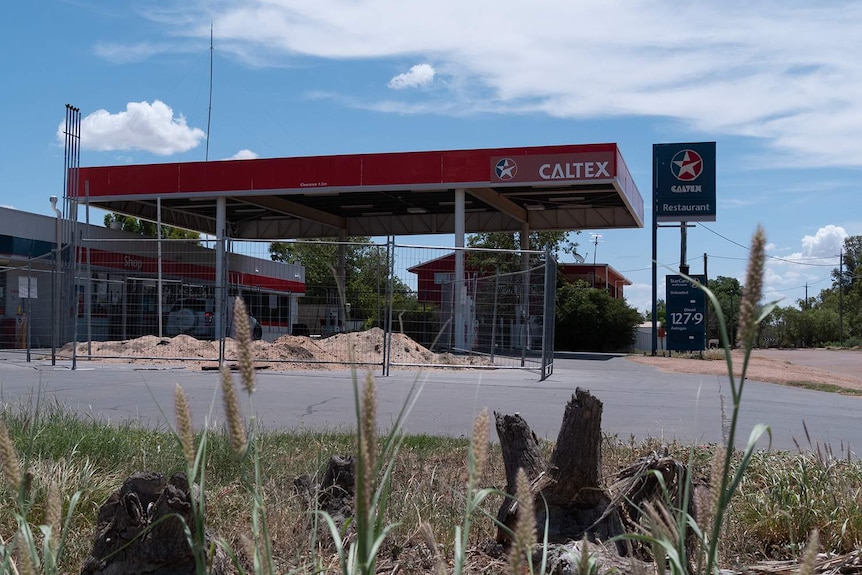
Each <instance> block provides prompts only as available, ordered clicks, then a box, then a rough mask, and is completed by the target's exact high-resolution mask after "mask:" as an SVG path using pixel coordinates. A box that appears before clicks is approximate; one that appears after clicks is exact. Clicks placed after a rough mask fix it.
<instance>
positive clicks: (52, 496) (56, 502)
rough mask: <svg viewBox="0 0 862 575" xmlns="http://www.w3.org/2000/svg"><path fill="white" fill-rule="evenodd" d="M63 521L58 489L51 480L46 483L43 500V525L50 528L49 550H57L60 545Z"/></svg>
mask: <svg viewBox="0 0 862 575" xmlns="http://www.w3.org/2000/svg"><path fill="white" fill-rule="evenodd" d="M62 521H63V500H62V498H61V496H60V489H59V488H58V487H57V484H56V483H55V482H53V481H50V482H49V483H48V496H47V498H46V501H45V525H47V526H48V527H50V528H51V541H50V545H51V550H52V551H53V552H55V553H56V552H57V547H59V545H60V535H61V533H60V530H61V529H62Z"/></svg>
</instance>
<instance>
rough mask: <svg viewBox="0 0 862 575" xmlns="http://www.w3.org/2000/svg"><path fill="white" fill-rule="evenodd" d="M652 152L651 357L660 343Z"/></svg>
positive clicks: (654, 153)
mask: <svg viewBox="0 0 862 575" xmlns="http://www.w3.org/2000/svg"><path fill="white" fill-rule="evenodd" d="M652 150H653V152H652V157H653V167H652V178H653V187H652V189H653V192H652V330H651V332H652V337H651V338H650V340H651V343H650V355H653V356H655V355H656V345H657V343H658V341H657V339H658V329H657V327H658V326H657V323H656V322H657V321H658V318H657V317H656V315H657V314H658V300H657V298H658V244H657V242H658V222H657V221H656V206H657V205H658V197H657V195H656V192H655V190H656V187H657V184H658V181H657V179H656V178H657V177H658V166H657V165H656V144H653V146H652Z"/></svg>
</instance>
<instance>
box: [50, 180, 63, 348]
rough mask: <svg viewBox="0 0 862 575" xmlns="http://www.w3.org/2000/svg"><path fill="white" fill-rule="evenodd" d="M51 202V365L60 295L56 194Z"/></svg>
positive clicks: (56, 343) (56, 331)
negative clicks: (53, 222) (53, 223)
mask: <svg viewBox="0 0 862 575" xmlns="http://www.w3.org/2000/svg"><path fill="white" fill-rule="evenodd" d="M49 200H50V202H51V209H53V210H54V219H55V225H54V239H55V244H56V245H55V248H54V269H53V270H52V278H51V280H52V282H51V284H52V285H51V292H52V293H51V323H52V329H51V332H52V333H51V365H57V347H58V342H59V339H60V312H59V310H58V309H57V308H58V307H59V306H58V305H57V304H58V303H59V302H58V301H57V300H58V298H59V297H60V289H59V285H58V284H59V283H60V241H61V238H60V216H61V215H62V214H61V213H60V210H58V209H57V196H51V197H50V198H49Z"/></svg>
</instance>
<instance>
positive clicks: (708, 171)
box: [653, 142, 715, 222]
mask: <svg viewBox="0 0 862 575" xmlns="http://www.w3.org/2000/svg"><path fill="white" fill-rule="evenodd" d="M653 201H654V202H655V212H654V213H655V219H656V221H657V222H714V221H715V142H697V143H689V144H653Z"/></svg>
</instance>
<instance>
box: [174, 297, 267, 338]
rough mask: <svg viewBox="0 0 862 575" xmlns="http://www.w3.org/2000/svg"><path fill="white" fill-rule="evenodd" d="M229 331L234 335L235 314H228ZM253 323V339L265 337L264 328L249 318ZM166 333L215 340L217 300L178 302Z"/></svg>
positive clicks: (193, 299) (187, 299) (199, 298)
mask: <svg viewBox="0 0 862 575" xmlns="http://www.w3.org/2000/svg"><path fill="white" fill-rule="evenodd" d="M227 316H228V317H227V330H226V332H227V333H229V334H233V314H232V313H229V314H227ZM248 319H249V321H250V322H251V337H252V339H261V338H262V337H263V328H262V327H261V326H260V322H258V321H257V319H255V318H254V317H253V316H251V315H250V316H248ZM165 333H166V334H167V335H168V336H170V337H173V336H175V335H179V334H181V333H184V334H186V335H191V336H194V337H199V338H204V339H215V300H214V299H209V298H202V297H188V298H183V299H181V300H177V302H176V303H174V305H173V306H171V311H169V312H168V319H167V322H166V325H165Z"/></svg>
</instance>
